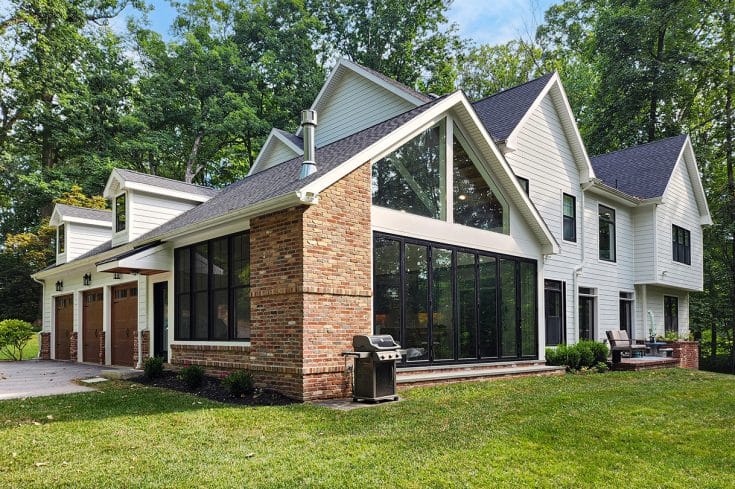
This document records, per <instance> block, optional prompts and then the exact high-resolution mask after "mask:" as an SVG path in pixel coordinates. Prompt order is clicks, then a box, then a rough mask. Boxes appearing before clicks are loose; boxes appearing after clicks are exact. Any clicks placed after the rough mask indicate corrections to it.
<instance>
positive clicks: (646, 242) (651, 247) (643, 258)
mask: <svg viewBox="0 0 735 489" xmlns="http://www.w3.org/2000/svg"><path fill="white" fill-rule="evenodd" d="M655 220H656V206H653V205H651V206H646V207H641V208H638V209H635V210H634V211H633V233H634V236H635V257H634V259H635V280H636V282H651V281H654V280H656V245H655V242H656V241H655V234H656V225H655V222H656V221H655Z"/></svg>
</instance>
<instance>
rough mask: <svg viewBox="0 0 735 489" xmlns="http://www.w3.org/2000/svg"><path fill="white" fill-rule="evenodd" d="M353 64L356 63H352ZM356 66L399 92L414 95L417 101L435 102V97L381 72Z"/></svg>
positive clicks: (358, 64)
mask: <svg viewBox="0 0 735 489" xmlns="http://www.w3.org/2000/svg"><path fill="white" fill-rule="evenodd" d="M352 63H355V62H354V61H352ZM355 64H356V65H357V66H359V67H360V68H362V69H364V70H365V71H367V72H368V73H371V74H373V75H375V76H377V77H378V78H380V79H381V80H383V81H384V82H386V83H388V84H389V85H392V86H394V87H396V88H398V89H399V90H402V91H404V92H406V93H408V94H409V95H412V96H414V97H416V98H417V99H419V100H421V101H423V102H424V103H426V102H431V101H432V100H433V97H430V96H428V95H425V94H423V93H421V92H419V91H417V90H414V89H413V88H411V87H409V86H408V85H404V84H403V83H401V82H399V81H396V80H394V79H393V78H390V77H388V76H385V75H384V74H382V73H381V72H379V71H375V70H374V69H372V68H368V67H367V66H364V65H361V64H360V63H355Z"/></svg>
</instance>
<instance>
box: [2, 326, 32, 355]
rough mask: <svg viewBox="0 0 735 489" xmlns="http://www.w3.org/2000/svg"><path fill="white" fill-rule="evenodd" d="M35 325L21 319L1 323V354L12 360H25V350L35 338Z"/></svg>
mask: <svg viewBox="0 0 735 489" xmlns="http://www.w3.org/2000/svg"><path fill="white" fill-rule="evenodd" d="M33 333H34V331H33V325H31V323H29V322H27V321H22V320H20V319H5V320H3V321H0V352H2V353H4V354H5V355H6V356H8V357H9V358H10V359H11V360H23V349H24V348H25V346H26V343H28V340H30V339H31V338H32V337H33Z"/></svg>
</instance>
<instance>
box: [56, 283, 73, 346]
mask: <svg viewBox="0 0 735 489" xmlns="http://www.w3.org/2000/svg"><path fill="white" fill-rule="evenodd" d="M55 323H56V324H55V334H54V337H55V339H54V347H55V354H54V358H56V359H57V360H69V359H70V358H71V357H70V355H69V348H70V346H71V333H72V330H73V328H74V326H73V325H74V299H73V298H72V296H71V294H69V295H64V296H61V297H57V298H56V319H55ZM75 360H76V359H75Z"/></svg>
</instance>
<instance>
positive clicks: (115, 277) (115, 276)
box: [112, 272, 122, 280]
mask: <svg viewBox="0 0 735 489" xmlns="http://www.w3.org/2000/svg"><path fill="white" fill-rule="evenodd" d="M112 278H113V279H115V280H120V279H121V278H122V277H121V276H120V274H119V273H117V272H115V273H114V274H113V275H112Z"/></svg>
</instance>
